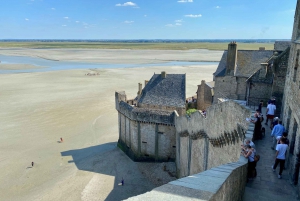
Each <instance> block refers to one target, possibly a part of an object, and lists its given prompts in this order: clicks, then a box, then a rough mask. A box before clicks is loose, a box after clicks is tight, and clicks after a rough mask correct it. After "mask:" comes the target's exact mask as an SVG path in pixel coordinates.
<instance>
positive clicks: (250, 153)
mask: <svg viewBox="0 0 300 201" xmlns="http://www.w3.org/2000/svg"><path fill="white" fill-rule="evenodd" d="M242 154H243V156H244V157H245V158H248V178H250V179H251V178H253V177H254V171H255V167H256V162H255V160H254V157H255V149H253V148H251V146H250V145H245V147H244V148H243V151H242Z"/></svg>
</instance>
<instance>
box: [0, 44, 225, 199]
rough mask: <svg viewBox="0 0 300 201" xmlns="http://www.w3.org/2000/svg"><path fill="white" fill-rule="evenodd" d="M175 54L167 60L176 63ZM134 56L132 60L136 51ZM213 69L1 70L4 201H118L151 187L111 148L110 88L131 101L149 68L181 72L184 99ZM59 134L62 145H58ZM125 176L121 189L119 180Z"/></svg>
mask: <svg viewBox="0 0 300 201" xmlns="http://www.w3.org/2000/svg"><path fill="white" fill-rule="evenodd" d="M18 51H19V52H20V50H18ZM35 51H36V50H33V52H34V54H33V55H32V56H34V55H36V52H35ZM73 51H75V50H73ZM128 51H129V50H128ZM12 52H13V51H12V50H10V53H12ZM3 53H4V52H2V50H1V51H0V54H3ZM23 53H24V54H29V53H28V51H24V52H23ZM15 54H18V52H15ZM65 54H66V55H65V57H66V58H68V57H69V56H68V54H67V52H66V53H65ZM70 54H72V52H70ZM126 54H127V53H126ZM178 54H179V53H178ZM178 54H177V53H176V54H174V55H173V57H172V56H170V55H168V56H167V57H170V58H171V59H172V58H173V59H174V60H176V58H177V56H178ZM96 55H97V54H96V53H95V54H94V55H88V54H87V55H85V56H84V55H83V56H82V57H92V56H93V57H96ZM219 55H220V53H219V52H217V53H215V52H212V56H211V57H207V60H210V59H214V58H217V57H219V59H220V56H219ZM54 57H55V56H54ZM120 57H122V55H120ZM131 57H132V58H131V59H132V60H133V62H134V55H132V56H131ZM182 57H184V56H182ZM187 57H189V56H187ZM118 58H119V57H118ZM149 58H150V60H151V57H150V56H149ZM98 59H99V58H92V59H91V61H95V60H98ZM152 59H153V58H152ZM163 59H164V58H163ZM108 60H110V61H114V60H115V59H114V58H107V61H108ZM141 60H142V59H141ZM187 60H188V59H187ZM107 61H105V62H107ZM126 61H128V60H126ZM126 61H125V60H122V59H118V62H126ZM147 61H148V59H145V61H142V62H145V63H147ZM23 67H24V68H25V66H23ZM216 67H217V66H216V65H207V66H186V67H183V66H173V67H151V68H149V67H147V68H143V67H142V65H141V67H140V68H132V69H130V68H128V69H126V68H123V69H101V70H87V69H84V70H65V71H55V72H41V73H20V74H0V80H1V82H0V90H1V91H0V108H1V110H0V133H1V135H0V153H1V155H0V168H1V172H0V181H1V183H0V195H1V200H72V201H73V200H122V199H126V198H128V197H131V196H134V195H138V194H141V193H144V192H146V191H150V190H151V189H153V188H154V187H155V184H154V183H152V182H151V181H150V180H148V179H147V177H146V176H145V175H144V174H145V173H143V172H141V171H140V169H141V168H139V165H138V164H137V163H134V162H132V161H131V160H130V159H129V158H128V157H127V156H126V155H125V154H123V152H121V151H120V150H119V149H118V148H116V142H117V140H118V125H117V112H116V110H115V103H114V100H115V99H114V93H115V91H120V90H122V91H123V90H124V91H126V93H127V96H128V98H131V97H134V96H135V95H136V93H137V90H138V82H142V83H144V80H149V79H150V78H151V76H152V75H153V73H154V72H155V73H160V72H161V71H166V72H167V73H186V76H187V82H186V83H187V94H186V96H187V97H189V96H191V95H194V94H195V92H196V90H197V85H198V84H200V83H201V80H203V79H204V80H207V81H211V80H212V73H213V72H214V71H215V69H216ZM88 73H90V74H96V75H94V76H87V75H86V74H88ZM97 74H98V75H97ZM61 137H62V138H63V140H64V142H63V143H60V142H59V139H60V138H61ZM32 161H34V162H35V164H34V167H31V162H32ZM122 177H123V178H124V180H125V185H124V186H120V185H119V182H120V181H121V179H122Z"/></svg>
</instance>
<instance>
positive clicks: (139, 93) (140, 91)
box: [138, 83, 143, 96]
mask: <svg viewBox="0 0 300 201" xmlns="http://www.w3.org/2000/svg"><path fill="white" fill-rule="evenodd" d="M142 87H143V86H142V83H139V91H138V96H140V95H141V94H142Z"/></svg>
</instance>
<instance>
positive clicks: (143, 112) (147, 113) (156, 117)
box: [118, 101, 175, 125]
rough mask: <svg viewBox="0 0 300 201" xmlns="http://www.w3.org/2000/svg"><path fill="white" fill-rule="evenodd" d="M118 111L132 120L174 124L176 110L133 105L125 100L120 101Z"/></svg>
mask: <svg viewBox="0 0 300 201" xmlns="http://www.w3.org/2000/svg"><path fill="white" fill-rule="evenodd" d="M118 111H119V112H120V113H121V114H123V115H125V116H126V117H127V118H129V119H130V120H132V121H139V122H143V123H157V124H165V125H174V117H175V113H174V112H170V111H164V110H153V109H147V108H138V107H133V106H131V105H129V104H128V103H125V102H124V101H121V102H120V103H119V108H118Z"/></svg>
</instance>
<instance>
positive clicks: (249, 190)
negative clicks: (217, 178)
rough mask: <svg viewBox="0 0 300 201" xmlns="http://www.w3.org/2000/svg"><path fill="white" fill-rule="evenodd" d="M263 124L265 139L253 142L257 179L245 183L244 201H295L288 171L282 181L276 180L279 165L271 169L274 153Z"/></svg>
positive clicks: (283, 175)
mask: <svg viewBox="0 0 300 201" xmlns="http://www.w3.org/2000/svg"><path fill="white" fill-rule="evenodd" d="M265 110H266V108H263V112H262V114H264V118H265V119H266V117H265ZM264 123H265V121H264V122H263V127H265V128H266V135H265V138H263V140H256V141H254V144H255V146H256V151H257V154H259V155H260V161H259V162H258V163H257V166H256V170H257V177H256V178H255V179H253V180H250V181H249V182H248V183H247V185H246V189H245V194H244V201H268V200H270V201H284V200H287V201H294V200H295V201H296V200H297V195H296V190H295V187H294V185H292V184H290V181H289V177H290V176H289V175H288V171H287V170H284V171H283V173H282V179H278V172H279V165H278V167H277V169H276V171H275V172H273V170H272V168H271V166H272V165H273V164H274V161H275V151H274V150H272V149H271V145H272V138H271V130H270V128H269V127H268V126H266V125H265V124H264Z"/></svg>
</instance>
